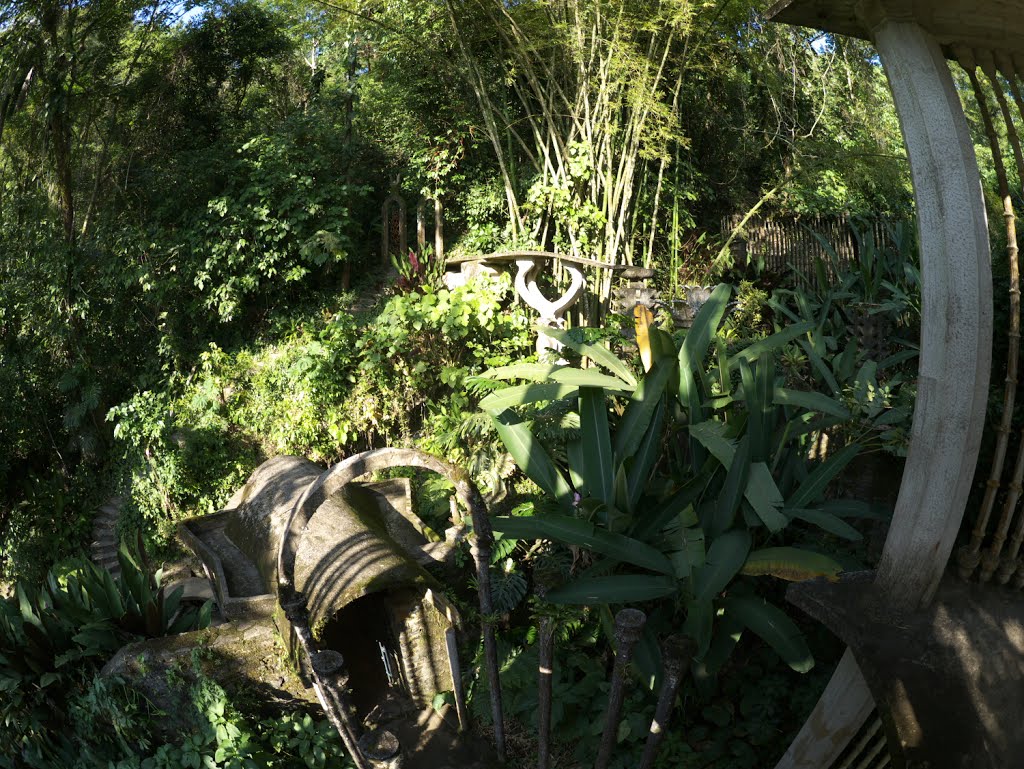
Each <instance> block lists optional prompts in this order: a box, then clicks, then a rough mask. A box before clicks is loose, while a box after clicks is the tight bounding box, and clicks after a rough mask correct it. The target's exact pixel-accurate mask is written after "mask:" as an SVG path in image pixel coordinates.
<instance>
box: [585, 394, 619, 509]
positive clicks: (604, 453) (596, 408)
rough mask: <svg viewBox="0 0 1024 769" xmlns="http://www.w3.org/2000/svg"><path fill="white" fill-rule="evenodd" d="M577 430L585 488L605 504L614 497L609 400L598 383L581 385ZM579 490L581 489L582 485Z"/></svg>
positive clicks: (612, 500) (612, 501) (613, 499)
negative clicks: (606, 400) (578, 430)
mask: <svg viewBox="0 0 1024 769" xmlns="http://www.w3.org/2000/svg"><path fill="white" fill-rule="evenodd" d="M580 431H581V435H580V438H581V441H582V443H581V448H582V450H583V466H582V467H581V469H580V474H581V475H582V476H583V482H584V488H585V489H586V492H587V493H588V494H589V495H590V496H591V497H594V498H595V499H599V500H601V501H602V502H604V503H606V504H609V505H611V504H614V501H615V477H614V470H613V465H612V439H611V435H610V434H609V431H608V404H607V403H606V402H605V397H604V390H602V389H601V388H599V387H583V388H581V389H580ZM581 491H582V489H581Z"/></svg>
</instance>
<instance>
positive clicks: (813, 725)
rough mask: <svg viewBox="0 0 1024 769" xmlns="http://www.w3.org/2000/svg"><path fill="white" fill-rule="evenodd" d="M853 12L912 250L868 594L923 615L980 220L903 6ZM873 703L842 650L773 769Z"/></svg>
mask: <svg viewBox="0 0 1024 769" xmlns="http://www.w3.org/2000/svg"><path fill="white" fill-rule="evenodd" d="M888 5H889V8H888V9H885V8H883V6H882V3H881V2H879V0H867V2H863V3H861V4H860V8H859V14H860V16H861V18H862V20H863V21H864V22H865V23H866V24H867V25H868V27H869V29H870V30H871V32H872V38H873V39H874V42H875V46H876V47H877V49H878V53H879V55H880V57H881V60H882V64H883V66H884V67H885V72H886V75H887V76H888V78H889V85H890V87H891V88H892V93H893V98H894V100H895V102H896V109H897V111H898V113H899V118H900V125H901V127H902V130H903V139H904V142H905V143H906V147H907V155H908V157H909V160H910V170H911V176H912V178H913V183H914V198H915V201H916V205H917V222H918V233H919V236H920V237H919V239H920V248H921V280H922V299H923V305H922V319H921V358H920V367H919V379H918V394H917V402H916V405H915V408H914V425H913V432H912V435H911V442H910V451H909V455H908V457H907V464H906V469H905V470H904V474H903V484H902V486H901V487H900V495H899V499H898V500H897V503H896V510H895V513H894V515H893V520H892V527H891V528H890V531H889V536H888V539H887V540H886V543H885V549H884V551H883V554H882V561H881V563H880V565H879V569H878V578H877V584H879V585H880V586H882V587H884V589H886V590H887V591H888V593H889V595H890V596H891V600H892V603H893V605H894V606H895V607H900V608H905V609H910V610H913V609H916V608H917V607H919V606H921V605H923V604H927V603H928V602H929V601H930V600H931V598H932V596H933V595H934V593H935V589H936V588H937V587H938V584H939V580H940V579H941V578H942V574H943V572H944V571H945V568H946V564H947V562H948V561H949V556H950V553H951V551H952V549H953V544H954V541H955V540H956V536H957V532H958V531H959V529H960V523H961V521H962V519H963V515H964V510H965V508H966V505H967V496H968V493H969V492H970V488H971V482H972V480H973V478H974V469H975V465H976V464H977V459H978V449H979V447H980V444H981V435H982V432H983V429H984V425H985V407H986V404H987V399H988V384H989V374H990V368H991V357H992V270H991V257H990V251H989V242H988V221H987V216H986V212H985V202H984V197H983V194H982V188H981V176H980V174H979V172H978V163H977V158H976V157H975V154H974V144H973V142H972V141H971V136H970V132H969V130H968V126H967V119H966V117H965V116H964V112H963V106H962V104H961V102H960V97H959V95H958V94H957V92H956V89H955V87H954V85H953V78H952V76H951V75H950V72H949V66H948V65H947V63H946V60H945V58H944V57H943V55H942V51H941V49H940V48H939V45H938V43H937V42H936V41H935V39H934V38H933V37H932V36H931V35H929V34H928V33H927V32H926V31H925V30H923V29H922V28H921V27H920V25H918V24H916V23H915V22H914V21H913V20H912V17H911V6H910V5H909V4H907V3H903V4H902V7H901V8H898V10H895V11H894V10H892V9H893V7H894V6H900V5H901V4H899V3H890V4H888ZM872 709H873V702H872V698H871V693H870V692H869V691H868V687H867V684H866V682H865V681H864V677H863V675H862V674H861V672H860V669H859V668H858V667H857V663H856V662H855V660H854V659H853V655H852V654H851V653H850V652H849V651H847V652H846V654H845V656H844V657H843V659H842V661H841V662H840V664H839V667H838V668H837V669H836V672H835V673H834V674H833V676H832V680H831V681H829V685H828V687H827V688H826V689H825V693H824V694H822V696H821V699H820V700H819V701H818V704H817V705H816V706H815V708H814V711H813V712H812V713H811V715H810V717H809V718H808V719H807V721H806V722H805V724H804V726H803V728H802V729H801V731H800V733H799V734H798V735H797V737H796V739H795V740H794V741H793V743H792V744H791V746H790V748H789V750H788V751H787V752H786V754H785V755H784V756H783V758H782V760H781V761H780V762H779V764H778V766H777V768H776V769H820V768H821V767H828V766H831V765H832V763H833V762H834V761H835V759H836V758H837V757H838V756H839V755H840V754H841V753H842V751H843V749H844V748H845V747H846V746H847V744H848V743H849V741H850V739H851V738H852V737H853V736H854V735H855V734H856V733H857V731H858V730H859V729H860V727H861V726H862V725H863V724H864V722H865V720H866V719H867V717H868V715H869V714H870V712H871V710H872Z"/></svg>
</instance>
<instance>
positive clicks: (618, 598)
mask: <svg viewBox="0 0 1024 769" xmlns="http://www.w3.org/2000/svg"><path fill="white" fill-rule="evenodd" d="M677 589H678V583H677V582H676V580H675V579H673V578H672V577H665V576H654V575H631V574H622V575H615V576H611V577H594V578H593V579H578V580H575V581H574V582H570V583H568V584H566V585H562V586H561V587H557V588H555V589H554V590H552V591H551V592H549V593H548V594H547V596H545V600H547V601H550V602H551V603H557V604H577V605H580V604H582V605H594V604H603V603H638V602H640V601H654V600H657V599H658V598H665V597H667V596H670V595H673V594H674V593H675V592H676V590H677Z"/></svg>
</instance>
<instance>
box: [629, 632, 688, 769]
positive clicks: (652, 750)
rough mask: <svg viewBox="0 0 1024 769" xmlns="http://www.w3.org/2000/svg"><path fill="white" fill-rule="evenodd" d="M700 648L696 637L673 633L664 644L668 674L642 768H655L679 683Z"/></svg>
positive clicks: (662, 688) (652, 723)
mask: <svg viewBox="0 0 1024 769" xmlns="http://www.w3.org/2000/svg"><path fill="white" fill-rule="evenodd" d="M696 651H697V644H696V642H694V640H693V639H692V638H687V637H685V636H669V637H668V638H667V639H665V643H664V645H663V646H662V648H661V661H662V667H663V668H664V670H665V677H664V679H663V680H662V682H661V692H660V693H659V694H658V705H657V707H656V708H655V710H654V720H653V721H651V731H650V732H649V733H648V734H647V744H646V745H644V755H643V757H642V758H641V759H640V769H651V767H652V766H654V759H655V758H656V757H657V755H658V749H659V748H661V741H662V740H663V739H664V737H665V729H667V728H668V723H669V719H671V717H672V709H673V708H674V707H675V704H676V693H677V692H678V691H679V684H680V683H682V680H683V676H684V675H686V671H687V670H689V669H690V660H691V659H692V658H693V654H694V652H696Z"/></svg>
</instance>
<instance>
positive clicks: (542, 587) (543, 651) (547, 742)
mask: <svg viewBox="0 0 1024 769" xmlns="http://www.w3.org/2000/svg"><path fill="white" fill-rule="evenodd" d="M534 579H535V580H536V582H537V597H538V598H539V599H540V601H541V603H543V601H544V596H545V595H547V592H548V587H549V584H550V575H549V574H548V573H547V572H545V571H544V570H542V569H538V570H537V571H536V572H535V573H534ZM540 611H541V616H540V620H539V622H538V627H537V769H548V766H549V765H550V761H551V685H552V680H553V679H554V673H555V618H554V617H552V616H551V613H550V612H549V611H546V610H545V607H543V606H541V609H540Z"/></svg>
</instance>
